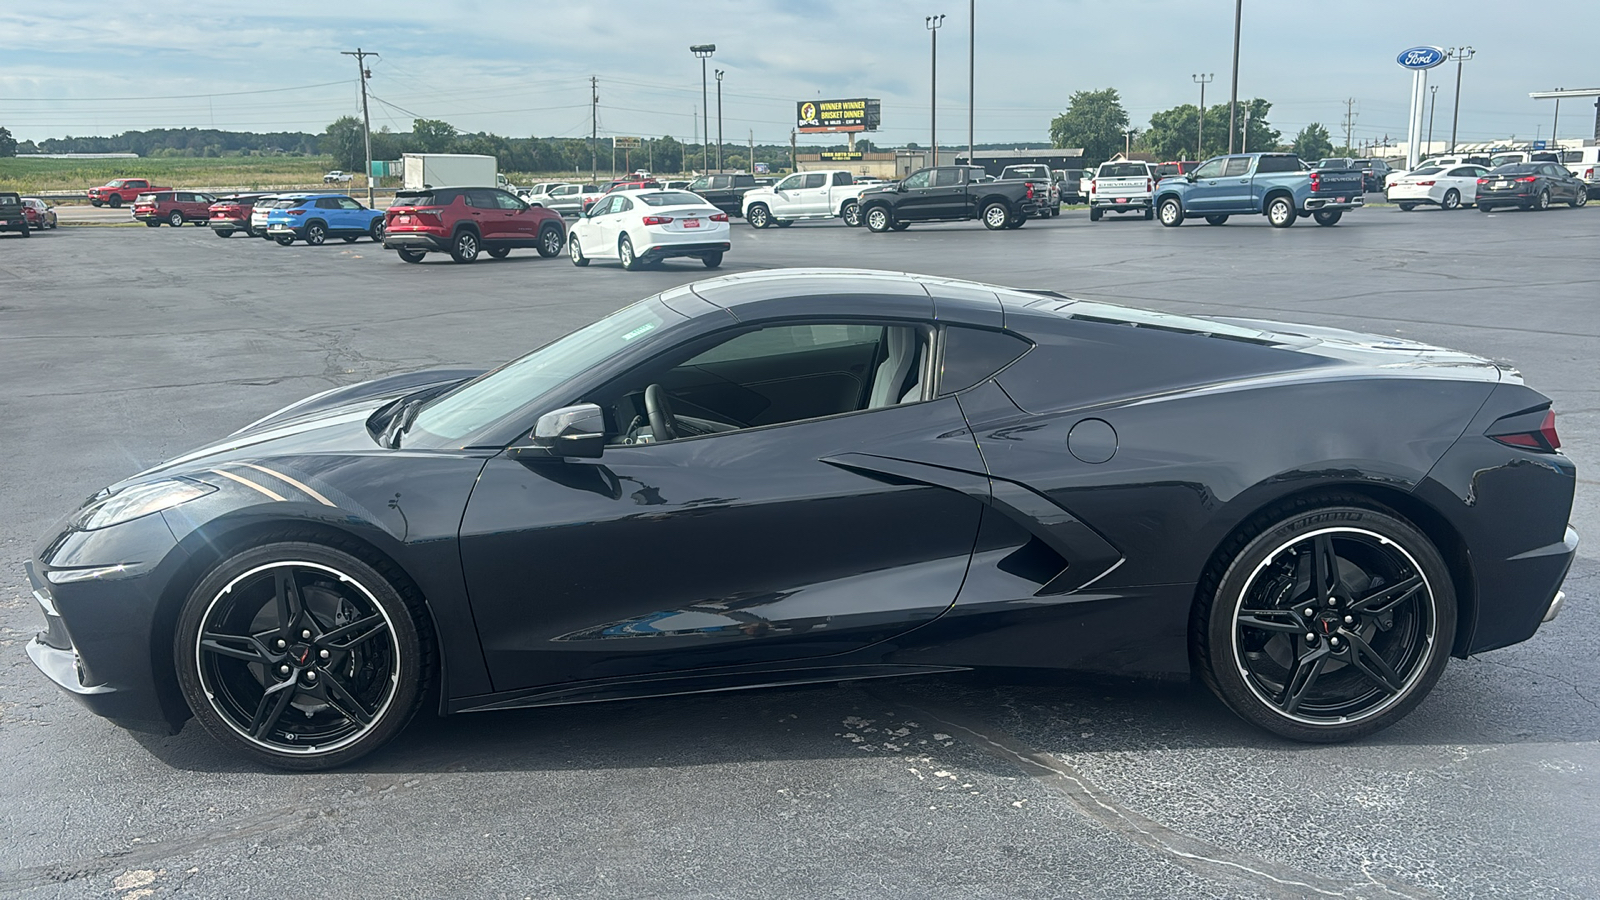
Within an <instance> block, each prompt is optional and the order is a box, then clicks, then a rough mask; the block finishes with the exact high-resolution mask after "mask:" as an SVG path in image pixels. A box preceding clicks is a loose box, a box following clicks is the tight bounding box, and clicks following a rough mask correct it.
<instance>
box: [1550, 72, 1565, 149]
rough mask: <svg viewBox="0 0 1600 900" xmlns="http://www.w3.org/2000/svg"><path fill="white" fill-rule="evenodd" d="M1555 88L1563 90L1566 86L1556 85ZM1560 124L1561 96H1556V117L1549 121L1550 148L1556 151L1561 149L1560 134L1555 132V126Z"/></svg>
mask: <svg viewBox="0 0 1600 900" xmlns="http://www.w3.org/2000/svg"><path fill="white" fill-rule="evenodd" d="M1556 90H1558V91H1564V90H1566V88H1559V87H1558V88H1556ZM1560 124H1561V98H1560V97H1557V98H1556V119H1555V121H1554V122H1551V123H1550V149H1551V150H1555V151H1557V152H1560V150H1561V141H1560V137H1561V136H1560V135H1558V134H1556V126H1557V125H1560Z"/></svg>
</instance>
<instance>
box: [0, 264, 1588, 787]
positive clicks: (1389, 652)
mask: <svg viewBox="0 0 1600 900" xmlns="http://www.w3.org/2000/svg"><path fill="white" fill-rule="evenodd" d="M1559 447H1560V442H1559V439H1558V438H1557V436H1556V430H1555V417H1554V414H1553V413H1552V411H1551V404H1550V400H1549V399H1548V398H1546V397H1544V396H1543V395H1541V394H1539V393H1537V392H1535V391H1533V390H1531V389H1529V388H1528V387H1526V386H1524V385H1523V383H1522V379H1521V378H1520V377H1519V376H1518V375H1517V373H1516V372H1515V371H1512V370H1510V369H1508V368H1506V367H1504V366H1502V365H1498V364H1495V363H1492V362H1489V361H1487V360H1483V359H1479V358H1476V357H1472V356H1468V355H1466V354H1463V353H1457V352H1453V351H1450V350H1442V349H1439V348H1436V347H1429V346H1424V345H1422V344H1417V343H1412V342H1408V341H1399V340H1393V339H1389V338H1382V337H1374V336H1367V335H1361V334H1355V333H1351V332H1345V331H1335V330H1330V329H1324V328H1309V327H1302V326H1290V325H1277V324H1269V323H1264V322H1252V321H1240V320H1216V319H1195V318H1184V317H1179V316H1170V315H1162V314H1156V313H1150V312H1142V311H1138V310H1133V309H1124V308H1120V307H1114V306H1107V305H1102V304H1098V303H1088V302H1081V301H1075V300H1071V299H1067V298H1064V297H1060V296H1057V295H1051V294H1040V293H1029V292H1021V291H1015V290H1010V289H1006V288H998V287H992V286H988V285H981V284H973V283H968V282H959V281H952V280H947V279H942V278H929V277H921V276H914V275H900V274H889V273H881V272H866V271H849V270H839V271H821V272H817V271H777V272H764V273H753V274H744V275H734V276H729V277H723V278H717V279H713V280H709V281H703V282H700V283H698V284H693V285H689V286H686V287H679V288H675V289H672V290H669V291H666V292H665V293H662V294H659V295H657V296H654V297H651V298H649V299H647V300H644V301H642V302H640V303H636V304H634V305H632V306H629V307H627V308H626V309H623V310H621V311H619V312H616V313H614V314H612V315H610V316H608V317H606V318H605V319H602V320H601V321H599V322H596V323H594V324H593V325H590V326H588V327H586V328H583V329H581V330H579V331H576V332H574V333H572V334H570V335H568V336H566V337H564V338H561V339H560V340H557V341H555V342H553V343H551V344H549V345H547V346H545V347H543V348H541V349H539V350H537V351H534V352H533V353H531V354H529V355H527V356H524V357H522V358H521V359H518V360H515V361H513V362H511V363H508V364H506V365H504V366H502V367H500V368H498V369H496V370H494V371H492V372H489V373H486V374H484V373H478V372H473V371H435V372H424V373H420V374H412V375H403V376H396V377H390V378H385V379H380V380H378V381H373V382H368V383H365V384H359V385H354V386H349V387H342V388H338V389H335V390H332V391H328V392H326V393H323V394H320V395H317V396H314V397H309V398H307V399H305V400H302V401H300V402H299V403H296V404H294V405H292V406H289V407H287V408H285V409H282V410H279V411H278V412H275V413H273V414H271V415H269V416H267V417H266V418H264V419H261V420H259V421H256V422H254V423H251V424H250V425H247V426H245V427H244V428H242V429H241V430H239V431H238V432H236V433H234V434H233V435H230V436H228V437H227V438H224V439H223V440H221V441H219V442H217V443H216V444H214V445H212V446H209V447H205V448H202V449H200V450H196V451H194V452H192V453H189V454H186V455H184V456H181V457H179V458H177V459H174V460H171V461H169V462H167V463H165V464H163V465H161V466H158V467H157V468H154V469H151V470H149V471H147V472H143V473H141V474H139V475H136V476H134V477H132V478H129V479H128V480H126V481H123V482H121V483H119V484H116V485H113V486H112V487H110V488H107V489H106V490H103V491H101V492H99V493H97V494H95V495H94V496H93V497H91V498H89V499H88V500H87V501H86V502H85V503H84V505H83V507H82V508H81V509H79V510H78V511H76V512H74V513H73V514H72V515H71V516H69V517H68V519H67V520H66V521H64V522H63V523H62V524H61V526H60V527H59V529H58V530H57V531H56V532H55V533H53V534H51V535H50V536H49V537H48V538H47V539H46V540H45V541H44V543H43V544H41V545H40V547H39V548H38V551H37V553H36V555H35V557H34V559H33V560H32V562H30V564H29V566H28V575H29V577H30V579H31V580H32V583H33V586H34V590H35V596H36V597H37V599H38V602H39V605H40V606H41V608H42V609H43V611H44V615H45V621H46V622H47V623H48V627H47V628H46V630H45V631H44V632H42V633H41V634H40V635H39V636H38V637H37V638H36V639H35V640H34V641H33V642H32V643H30V644H29V646H28V653H29V655H30V656H31V657H32V658H33V660H34V662H35V663H36V664H37V665H38V667H39V668H40V669H41V670H43V672H44V673H45V674H46V675H47V676H48V677H49V678H51V679H52V680H53V681H55V682H56V683H57V684H58V685H60V686H61V687H62V688H63V689H64V690H66V691H67V692H68V693H70V694H72V695H73V696H74V697H76V698H77V699H79V700H80V701H82V702H83V703H85V704H86V705H87V706H89V707H90V708H91V709H93V710H94V711H96V712H98V713H100V714H101V715H104V716H106V717H108V718H110V719H112V720H114V721H116V722H118V723H120V724H123V725H125V726H128V727H131V728H143V729H154V730H161V731H166V730H175V729H177V728H179V727H181V726H182V725H183V723H184V721H185V720H187V719H188V718H189V717H190V716H193V717H195V718H196V719H198V720H199V722H200V724H201V725H202V726H203V727H204V728H205V729H206V730H207V731H209V732H210V733H211V734H212V735H214V736H215V737H216V738H217V739H218V740H220V741H222V742H223V743H225V744H228V745H231V746H233V747H235V748H237V749H238V750H239V751H241V752H243V753H246V754H248V755H251V756H253V757H255V758H257V759H260V760H263V761H265V762H268V763H271V764H275V765H281V766H286V767H291V768H301V769H310V768H319V767H325V766H331V765H336V764H339V763H342V762H345V761H348V760H350V759H353V758H355V757H357V756H360V755H361V754H364V753H367V752H369V751H371V750H373V749H374V748H376V747H377V746H379V745H381V744H382V743H383V742H385V741H386V740H388V739H389V738H390V737H392V736H393V735H394V734H395V733H396V732H398V731H399V730H400V729H401V728H402V727H403V726H404V725H405V723H406V722H407V721H408V720H409V719H410V718H411V717H412V715H413V714H414V713H415V712H416V710H417V709H418V707H419V706H420V705H421V704H422V702H423V697H424V696H427V695H428V692H427V689H428V688H429V687H430V686H433V685H437V686H438V687H439V693H438V696H439V711H440V712H441V713H457V712H469V711H483V710H496V709H506V708H511V707H526V706H542V705H549V704H560V703H578V702H587V701H597V700H610V699H619V698H632V697H642V696H650V695H664V694H679V693H688V692H697V691H717V690H730V689H736V688H745V687H752V686H759V685H780V684H797V683H804V682H817V681H835V680H839V679H848V678H878V677H885V676H895V675H916V674H925V673H937V672H950V671H956V670H962V669H967V668H972V667H979V666H1011V667H1019V666H1033V667H1045V668H1053V669H1072V670H1080V671H1091V672H1105V673H1119V674H1133V675H1140V676H1155V677H1176V678H1187V677H1189V676H1190V675H1191V674H1194V675H1198V676H1199V677H1201V678H1203V679H1204V680H1205V681H1206V682H1207V683H1208V684H1210V685H1211V687H1212V688H1213V689H1214V690H1215V691H1216V693H1217V695H1218V696H1219V697H1221V698H1222V700H1223V701H1224V702H1225V703H1227V704H1228V705H1229V706H1230V707H1232V708H1233V709H1234V710H1235V711H1236V712H1238V713H1239V714H1240V715H1241V716H1243V717H1245V718H1246V719H1248V720H1250V721H1252V722H1255V723H1257V724H1259V725H1261V726H1263V727H1264V728H1267V729H1270V730H1271V731H1274V732H1277V733H1278V734H1280V735H1284V736H1287V737H1290V738H1294V739H1298V740H1307V741H1336V740H1345V739H1350V738H1356V737H1360V736H1362V735H1366V734H1369V733H1371V732H1373V731H1376V730H1377V729H1380V728H1383V727H1384V726H1386V725H1389V724H1390V723H1393V722H1394V721H1396V720H1397V719H1399V718H1400V717H1401V716H1404V715H1405V714H1406V713H1407V712H1408V711H1409V710H1411V709H1412V708H1413V707H1415V706H1416V705H1417V704H1418V703H1419V702H1421V700H1422V699H1423V696H1424V695H1425V694H1426V693H1427V692H1428V690H1429V689H1430V688H1431V687H1432V686H1433V684H1434V682H1435V681H1436V680H1437V679H1438V677H1439V674H1440V672H1441V671H1442V670H1443V668H1444V666H1445V663H1446V661H1447V658H1448V657H1449V656H1450V655H1452V654H1453V655H1457V656H1463V655H1465V654H1468V653H1481V652H1484V651H1487V650H1492V649H1494V648H1496V647H1502V646H1505V645H1507V644H1512V643H1515V642H1517V641H1522V640H1526V639H1527V638H1529V637H1530V636H1532V635H1533V633H1534V631H1535V630H1536V629H1538V627H1539V624H1540V622H1541V621H1549V620H1550V619H1551V618H1552V617H1554V616H1555V614H1556V612H1557V611H1558V610H1559V608H1560V606H1561V599H1562V594H1561V593H1560V591H1559V588H1560V586H1561V583H1562V580H1563V578H1564V577H1565V575H1566V572H1567V568H1568V566H1569V565H1570V563H1571V561H1572V558H1573V556H1574V553H1575V552H1576V548H1577V542H1578V538H1577V535H1576V533H1575V532H1573V530H1572V529H1571V528H1569V527H1568V524H1567V523H1568V513H1569V511H1570V507H1571V502H1572V496H1573V488H1574V483H1575V470H1574V467H1573V464H1572V463H1571V462H1570V461H1569V460H1568V459H1567V458H1566V457H1565V456H1563V455H1562V454H1561V453H1560V452H1559Z"/></svg>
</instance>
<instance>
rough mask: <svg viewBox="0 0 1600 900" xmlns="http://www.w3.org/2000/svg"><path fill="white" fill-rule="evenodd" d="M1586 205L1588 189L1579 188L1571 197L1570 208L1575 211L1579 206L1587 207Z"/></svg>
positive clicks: (1587, 202) (1587, 203)
mask: <svg viewBox="0 0 1600 900" xmlns="http://www.w3.org/2000/svg"><path fill="white" fill-rule="evenodd" d="M1588 205H1589V189H1588V188H1586V187H1585V188H1579V189H1578V192H1577V193H1576V194H1573V195H1572V208H1573V209H1577V208H1578V207H1580V206H1588Z"/></svg>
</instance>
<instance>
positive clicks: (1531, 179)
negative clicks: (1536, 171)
mask: <svg viewBox="0 0 1600 900" xmlns="http://www.w3.org/2000/svg"><path fill="white" fill-rule="evenodd" d="M1517 180H1518V181H1521V182H1529V183H1531V182H1535V181H1538V180H1539V176H1537V175H1529V176H1527V177H1526V178H1518V179H1517Z"/></svg>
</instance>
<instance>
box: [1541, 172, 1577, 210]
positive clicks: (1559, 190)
mask: <svg viewBox="0 0 1600 900" xmlns="http://www.w3.org/2000/svg"><path fill="white" fill-rule="evenodd" d="M1539 171H1541V172H1542V173H1544V175H1545V177H1546V178H1548V179H1549V181H1550V185H1551V191H1550V198H1551V199H1552V200H1562V201H1567V202H1570V201H1573V200H1576V199H1578V191H1577V189H1576V188H1575V187H1574V184H1575V179H1573V177H1572V173H1571V172H1568V171H1567V169H1566V167H1565V166H1561V165H1557V164H1555V163H1545V164H1544V165H1543V166H1540V167H1539Z"/></svg>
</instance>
